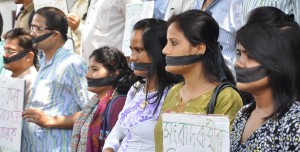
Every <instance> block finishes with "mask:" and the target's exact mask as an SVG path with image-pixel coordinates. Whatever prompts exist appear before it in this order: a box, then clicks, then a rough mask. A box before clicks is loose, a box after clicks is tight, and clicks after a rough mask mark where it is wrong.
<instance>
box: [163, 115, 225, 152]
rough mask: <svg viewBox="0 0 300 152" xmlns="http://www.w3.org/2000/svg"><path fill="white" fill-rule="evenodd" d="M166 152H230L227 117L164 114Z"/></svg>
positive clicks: (164, 146) (164, 145)
mask: <svg viewBox="0 0 300 152" xmlns="http://www.w3.org/2000/svg"><path fill="white" fill-rule="evenodd" d="M162 120H163V128H162V130H163V149H164V150H163V151H164V152H194V151H197V152H229V141H230V140H229V125H230V123H229V119H228V117H225V116H214V115H192V114H174V113H164V114H162Z"/></svg>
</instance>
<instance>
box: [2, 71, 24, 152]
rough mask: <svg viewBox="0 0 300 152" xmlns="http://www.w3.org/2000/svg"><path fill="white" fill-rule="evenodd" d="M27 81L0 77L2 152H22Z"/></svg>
mask: <svg viewBox="0 0 300 152" xmlns="http://www.w3.org/2000/svg"><path fill="white" fill-rule="evenodd" d="M24 90H25V80H23V79H17V78H11V77H7V76H1V75H0V151H3V152H19V151H20V150H21V135H22V115H21V114H22V111H23V104H24V94H25V92H24Z"/></svg>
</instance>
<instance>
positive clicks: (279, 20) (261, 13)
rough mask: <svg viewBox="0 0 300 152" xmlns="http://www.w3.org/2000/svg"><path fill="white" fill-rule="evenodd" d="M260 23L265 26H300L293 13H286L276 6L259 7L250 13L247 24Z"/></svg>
mask: <svg viewBox="0 0 300 152" xmlns="http://www.w3.org/2000/svg"><path fill="white" fill-rule="evenodd" d="M251 23H258V24H260V25H261V26H263V27H266V28H267V27H277V28H280V27H283V26H289V25H290V26H299V25H298V23H297V22H296V21H295V20H294V15H293V14H285V13H284V12H283V11H282V10H280V9H279V8H276V7H271V6H264V7H258V8H255V9H254V10H252V11H251V12H250V13H249V16H248V20H247V23H246V24H251Z"/></svg>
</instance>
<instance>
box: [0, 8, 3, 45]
mask: <svg viewBox="0 0 300 152" xmlns="http://www.w3.org/2000/svg"><path fill="white" fill-rule="evenodd" d="M2 31H3V18H2V15H1V12H0V41H1V35H2Z"/></svg>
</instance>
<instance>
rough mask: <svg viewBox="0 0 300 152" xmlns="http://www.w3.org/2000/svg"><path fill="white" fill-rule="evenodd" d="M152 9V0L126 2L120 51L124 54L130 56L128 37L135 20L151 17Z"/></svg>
mask: <svg viewBox="0 0 300 152" xmlns="http://www.w3.org/2000/svg"><path fill="white" fill-rule="evenodd" d="M153 11H154V1H146V2H140V3H132V4H127V6H126V21H125V30H124V36H123V44H122V52H123V53H124V55H125V56H130V54H131V49H130V37H131V34H132V29H133V26H134V24H135V23H136V22H138V21H139V20H141V19H144V18H152V17H153Z"/></svg>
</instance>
